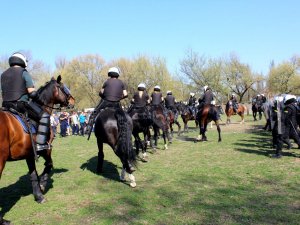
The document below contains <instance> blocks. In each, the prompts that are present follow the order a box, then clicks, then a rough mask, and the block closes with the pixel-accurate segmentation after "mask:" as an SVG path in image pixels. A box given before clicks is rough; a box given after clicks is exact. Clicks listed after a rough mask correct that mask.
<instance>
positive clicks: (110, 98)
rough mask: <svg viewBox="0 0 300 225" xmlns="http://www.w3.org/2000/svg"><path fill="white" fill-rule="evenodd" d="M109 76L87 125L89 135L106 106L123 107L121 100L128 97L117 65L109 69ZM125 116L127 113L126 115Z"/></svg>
mask: <svg viewBox="0 0 300 225" xmlns="http://www.w3.org/2000/svg"><path fill="white" fill-rule="evenodd" d="M108 76H109V78H108V79H107V80H106V81H105V82H104V84H103V86H102V89H101V90H100V92H99V96H100V97H101V100H100V103H99V104H98V105H97V106H96V108H95V110H94V112H93V113H92V114H91V116H90V118H89V122H88V126H87V133H88V137H89V136H90V134H91V131H92V127H93V124H94V121H95V117H96V116H97V114H98V113H99V112H100V111H101V110H102V109H105V108H114V109H121V110H123V109H122V107H121V104H120V101H121V100H122V99H124V98H127V97H128V94H127V90H126V87H125V84H124V83H123V81H122V80H120V79H119V76H120V70H119V68H117V67H111V68H109V70H108ZM124 116H125V115H124Z"/></svg>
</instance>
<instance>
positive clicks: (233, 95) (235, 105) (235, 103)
mask: <svg viewBox="0 0 300 225" xmlns="http://www.w3.org/2000/svg"><path fill="white" fill-rule="evenodd" d="M229 100H230V101H231V102H232V106H233V111H234V112H235V113H236V112H237V110H238V102H237V99H236V97H235V94H234V93H232V94H231V97H230V99H229Z"/></svg>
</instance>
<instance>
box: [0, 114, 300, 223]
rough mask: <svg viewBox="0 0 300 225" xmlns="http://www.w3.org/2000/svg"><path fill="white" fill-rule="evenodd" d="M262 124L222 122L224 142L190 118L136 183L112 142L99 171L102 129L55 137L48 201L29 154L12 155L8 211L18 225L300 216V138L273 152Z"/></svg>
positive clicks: (2, 193)
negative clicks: (41, 200)
mask: <svg viewBox="0 0 300 225" xmlns="http://www.w3.org/2000/svg"><path fill="white" fill-rule="evenodd" d="M234 119H235V120H236V121H238V120H239V118H237V117H236V118H234ZM223 121H225V120H224V119H223ZM262 124H263V122H256V123H254V122H253V121H252V118H251V117H249V116H248V117H246V124H244V125H242V124H238V123H234V124H231V125H230V126H225V125H222V126H221V129H222V142H221V143H218V142H217V131H216V128H215V127H213V128H212V129H209V130H208V133H207V137H208V140H209V141H208V142H203V143H202V142H198V143H194V142H193V139H194V138H195V137H196V136H197V134H198V129H195V128H194V129H193V127H194V124H193V123H190V126H191V128H192V129H191V131H190V132H189V133H187V134H183V136H182V137H180V138H177V136H174V141H173V143H172V144H171V145H170V146H169V149H168V150H162V148H163V145H162V141H161V140H160V141H159V143H160V145H159V147H160V148H161V149H158V150H157V152H155V153H151V150H149V151H150V153H149V154H148V156H149V162H148V163H142V162H139V163H138V170H137V171H136V172H135V173H134V174H135V177H136V181H137V187H136V188H134V189H133V188H130V187H129V186H128V184H124V183H121V182H119V173H120V171H121V163H120V161H119V159H118V158H117V157H116V156H115V155H114V153H113V151H112V150H111V149H110V148H109V147H108V146H106V147H105V164H104V173H103V174H101V175H98V174H96V173H95V171H96V160H97V158H96V156H97V145H96V139H95V137H92V138H91V140H90V141H87V140H86V137H79V136H74V137H67V138H56V139H55V141H54V151H53V160H54V166H55V169H54V173H53V175H52V177H51V180H50V183H49V186H48V188H47V190H46V193H45V197H46V199H47V202H46V203H45V204H38V203H36V202H35V201H34V198H33V195H32V190H31V184H30V181H29V177H28V175H27V167H26V163H25V161H19V162H9V163H7V164H6V168H5V170H4V173H3V176H2V179H1V181H0V207H1V210H2V211H1V213H2V214H4V218H5V219H8V220H11V221H12V222H13V223H14V224H15V225H17V224H43V225H44V224H300V179H299V178H300V150H298V149H296V146H295V145H294V148H293V149H291V150H286V149H285V150H284V157H283V158H281V159H271V158H270V157H269V155H270V154H272V153H274V150H272V149H271V148H270V146H271V136H270V133H268V132H265V131H263V130H261V129H258V128H259V127H261V126H262ZM43 163H44V162H43V160H39V162H38V170H39V171H40V172H41V171H42V168H43Z"/></svg>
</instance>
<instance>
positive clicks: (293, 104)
mask: <svg viewBox="0 0 300 225" xmlns="http://www.w3.org/2000/svg"><path fill="white" fill-rule="evenodd" d="M283 102H284V105H285V107H284V113H285V117H286V120H285V126H286V136H287V137H289V138H291V139H293V140H294V141H295V143H296V144H297V145H298V148H300V138H299V130H298V123H297V116H298V112H299V109H298V106H297V100H296V96H295V95H290V94H288V95H286V96H285V97H284V100H283Z"/></svg>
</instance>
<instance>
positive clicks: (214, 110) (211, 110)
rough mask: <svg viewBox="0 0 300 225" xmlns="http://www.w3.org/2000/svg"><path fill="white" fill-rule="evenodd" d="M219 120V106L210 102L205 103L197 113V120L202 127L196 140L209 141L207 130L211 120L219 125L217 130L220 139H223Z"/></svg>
mask: <svg viewBox="0 0 300 225" xmlns="http://www.w3.org/2000/svg"><path fill="white" fill-rule="evenodd" d="M219 120H220V109H219V106H215V105H212V104H210V105H205V106H204V107H203V108H202V109H200V110H199V111H198V113H197V121H198V123H199V127H200V135H199V136H198V137H197V139H196V141H207V137H206V135H205V133H206V130H207V124H208V123H210V122H211V121H214V122H215V124H216V126H217V130H218V134H219V139H218V141H219V142H220V141H222V139H221V128H220V125H219Z"/></svg>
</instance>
